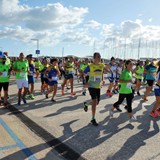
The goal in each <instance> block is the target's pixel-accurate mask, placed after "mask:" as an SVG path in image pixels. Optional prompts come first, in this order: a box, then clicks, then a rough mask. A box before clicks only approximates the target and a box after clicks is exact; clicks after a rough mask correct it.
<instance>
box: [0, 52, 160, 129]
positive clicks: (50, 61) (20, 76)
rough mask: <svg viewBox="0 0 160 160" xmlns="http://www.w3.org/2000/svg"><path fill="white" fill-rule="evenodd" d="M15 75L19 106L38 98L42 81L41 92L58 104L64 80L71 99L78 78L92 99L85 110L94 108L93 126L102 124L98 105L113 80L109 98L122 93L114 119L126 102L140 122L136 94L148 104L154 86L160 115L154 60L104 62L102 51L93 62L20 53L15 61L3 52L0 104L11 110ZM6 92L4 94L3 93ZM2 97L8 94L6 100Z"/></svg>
mask: <svg viewBox="0 0 160 160" xmlns="http://www.w3.org/2000/svg"><path fill="white" fill-rule="evenodd" d="M11 75H13V76H15V79H16V83H17V88H18V92H17V93H18V99H17V104H18V105H21V104H22V102H23V103H27V98H28V97H29V98H30V99H34V98H35V96H34V84H35V81H36V80H38V79H39V78H40V79H41V88H40V92H41V93H42V94H45V97H46V98H49V94H51V95H52V98H51V101H53V102H54V103H56V98H55V97H56V93H57V88H58V83H59V79H62V80H63V82H62V84H61V94H62V96H63V95H64V94H65V91H64V88H65V87H67V88H68V89H70V91H71V92H70V94H71V96H75V94H76V93H75V92H74V78H75V77H77V78H76V79H77V80H78V83H81V84H82V95H84V96H85V95H86V90H87V89H88V90H89V94H90V96H91V101H90V102H88V101H87V102H84V103H83V105H84V111H85V112H87V111H88V107H89V105H91V110H92V119H91V123H92V124H93V125H95V126H97V125H98V123H97V121H96V118H95V115H96V106H97V105H98V104H99V101H100V90H101V88H102V87H103V84H104V83H105V80H106V79H108V80H109V85H108V86H107V88H106V95H107V96H108V97H112V95H113V94H119V97H118V100H117V102H115V103H114V104H113V106H112V108H111V110H110V117H113V115H114V110H117V111H119V112H121V111H122V110H121V109H120V107H119V106H120V104H121V103H122V102H123V101H124V99H126V106H125V109H126V110H127V112H128V117H129V122H130V123H131V122H134V121H136V119H135V118H134V116H133V115H132V102H133V100H134V99H133V98H134V95H135V94H137V95H138V96H142V99H143V100H144V101H148V99H147V97H148V95H149V93H150V92H151V91H152V89H153V87H154V93H155V97H156V99H155V104H154V107H153V108H152V111H151V112H150V115H151V116H152V117H154V118H156V117H158V116H160V108H159V105H160V62H159V61H157V60H155V59H153V60H150V61H149V60H146V61H145V62H144V61H141V60H134V61H133V60H122V59H118V60H117V59H115V58H114V57H111V59H110V61H109V62H103V61H102V60H101V55H100V53H98V52H95V53H94V54H93V58H92V59H88V58H83V59H77V58H74V57H72V56H70V57H65V58H64V59H57V58H47V57H45V58H34V57H33V56H32V54H29V55H24V53H20V54H19V57H18V58H16V59H15V58H14V59H11V58H9V57H8V53H7V52H0V105H3V106H4V107H5V108H8V107H9V105H8V97H9V93H8V91H9V82H10V76H11ZM142 84H146V90H145V92H144V93H143V95H142V93H141V92H140V89H141V86H142ZM2 89H3V94H2ZM2 95H4V96H3V97H2Z"/></svg>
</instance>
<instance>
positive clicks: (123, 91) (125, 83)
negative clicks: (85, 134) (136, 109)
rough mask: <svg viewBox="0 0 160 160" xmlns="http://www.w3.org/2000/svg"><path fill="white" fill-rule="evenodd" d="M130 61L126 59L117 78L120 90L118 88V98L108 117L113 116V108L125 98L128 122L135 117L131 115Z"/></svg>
mask: <svg viewBox="0 0 160 160" xmlns="http://www.w3.org/2000/svg"><path fill="white" fill-rule="evenodd" d="M132 65H133V64H132V62H131V61H130V60H127V61H126V63H125V66H126V69H125V70H124V71H122V74H121V75H120V78H119V83H120V90H119V98H118V101H117V102H116V103H114V104H113V106H112V109H111V110H110V117H113V114H114V112H113V111H114V109H115V108H117V107H119V105H120V104H121V103H122V102H123V100H124V99H125V98H126V100H127V111H128V116H129V122H130V123H131V122H134V121H135V118H134V116H132V99H133V93H132V72H131V70H132Z"/></svg>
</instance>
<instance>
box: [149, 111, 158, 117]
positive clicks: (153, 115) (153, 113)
mask: <svg viewBox="0 0 160 160" xmlns="http://www.w3.org/2000/svg"><path fill="white" fill-rule="evenodd" d="M150 116H152V117H154V118H157V117H158V116H157V114H156V112H151V113H150Z"/></svg>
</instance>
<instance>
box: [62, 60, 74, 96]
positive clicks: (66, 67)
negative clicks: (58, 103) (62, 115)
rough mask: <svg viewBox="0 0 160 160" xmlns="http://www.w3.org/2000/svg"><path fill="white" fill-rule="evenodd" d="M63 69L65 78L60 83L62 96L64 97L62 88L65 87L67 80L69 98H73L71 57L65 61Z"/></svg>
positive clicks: (72, 62)
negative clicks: (69, 92)
mask: <svg viewBox="0 0 160 160" xmlns="http://www.w3.org/2000/svg"><path fill="white" fill-rule="evenodd" d="M63 67H64V70H65V77H64V81H63V83H62V95H64V86H65V85H66V83H67V80H69V82H70V86H71V96H74V95H75V93H74V92H73V78H74V59H73V57H70V59H69V60H68V59H65V63H64V66H63ZM67 87H68V86H67Z"/></svg>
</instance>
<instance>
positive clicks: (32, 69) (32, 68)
mask: <svg viewBox="0 0 160 160" xmlns="http://www.w3.org/2000/svg"><path fill="white" fill-rule="evenodd" d="M27 60H28V63H29V72H28V84H29V85H30V86H31V88H30V90H28V92H29V97H30V98H31V99H34V98H35V97H34V95H33V92H34V83H35V78H34V73H35V65H34V62H33V57H32V54H29V55H27Z"/></svg>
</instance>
